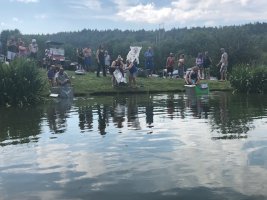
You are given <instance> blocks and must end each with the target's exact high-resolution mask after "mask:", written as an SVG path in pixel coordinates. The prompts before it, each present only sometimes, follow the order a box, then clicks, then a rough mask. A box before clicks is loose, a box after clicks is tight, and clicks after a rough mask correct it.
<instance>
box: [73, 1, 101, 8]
mask: <svg viewBox="0 0 267 200" xmlns="http://www.w3.org/2000/svg"><path fill="white" fill-rule="evenodd" d="M69 6H70V7H71V8H75V9H90V10H101V9H102V8H101V1H100V0H80V1H70V2H69Z"/></svg>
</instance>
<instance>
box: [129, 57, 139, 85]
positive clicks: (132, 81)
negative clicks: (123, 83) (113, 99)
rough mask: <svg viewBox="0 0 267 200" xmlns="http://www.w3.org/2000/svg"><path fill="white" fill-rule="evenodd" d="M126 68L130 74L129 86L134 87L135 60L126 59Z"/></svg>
mask: <svg viewBox="0 0 267 200" xmlns="http://www.w3.org/2000/svg"><path fill="white" fill-rule="evenodd" d="M126 65H127V67H126V69H128V70H129V72H130V74H129V84H130V87H133V88H136V76H137V71H138V69H137V62H136V61H133V62H131V61H130V60H127V61H126Z"/></svg>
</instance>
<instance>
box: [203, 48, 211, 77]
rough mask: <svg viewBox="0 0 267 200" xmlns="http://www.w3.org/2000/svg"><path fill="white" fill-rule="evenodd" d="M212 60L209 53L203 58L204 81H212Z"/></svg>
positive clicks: (206, 52)
mask: <svg viewBox="0 0 267 200" xmlns="http://www.w3.org/2000/svg"><path fill="white" fill-rule="evenodd" d="M211 63H212V60H211V58H210V56H209V52H208V51H205V53H204V58H203V68H204V79H210V65H211Z"/></svg>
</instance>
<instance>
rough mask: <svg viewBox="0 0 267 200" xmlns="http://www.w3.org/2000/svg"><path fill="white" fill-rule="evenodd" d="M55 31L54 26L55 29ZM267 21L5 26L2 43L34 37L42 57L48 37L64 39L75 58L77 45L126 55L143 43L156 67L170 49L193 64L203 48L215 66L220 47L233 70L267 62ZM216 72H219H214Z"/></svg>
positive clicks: (159, 67)
mask: <svg viewBox="0 0 267 200" xmlns="http://www.w3.org/2000/svg"><path fill="white" fill-rule="evenodd" d="M51 31H52V30H51ZM266 33H267V23H259V22H257V23H253V24H252V23H251V24H246V25H239V26H223V27H193V28H173V29H171V30H164V29H158V30H151V31H147V30H136V31H134V30H126V31H122V30H118V29H115V30H102V31H100V30H92V29H83V30H81V31H74V32H59V33H55V34H38V35H36V34H32V35H23V34H21V32H20V31H19V30H17V29H15V30H3V31H2V32H1V43H2V46H3V47H2V49H3V52H6V43H7V40H8V39H9V37H10V36H12V35H13V36H15V37H20V38H22V39H23V40H24V41H25V42H26V43H27V44H29V43H30V41H31V39H32V38H35V39H36V40H37V43H38V46H39V53H38V58H39V59H41V58H43V57H44V50H45V48H46V46H45V45H46V44H45V42H46V41H47V40H51V41H58V42H62V43H64V45H63V47H64V49H65V56H66V57H67V58H69V59H70V60H72V61H75V60H76V59H77V55H76V48H83V47H88V46H89V47H90V48H91V49H92V50H93V52H96V50H97V48H98V47H99V45H100V44H103V45H104V47H105V49H106V50H108V51H109V53H110V55H111V57H112V58H113V59H115V58H116V57H117V56H118V55H122V57H124V58H125V57H126V55H127V53H128V52H129V49H130V46H142V50H141V53H140V67H141V68H144V56H143V54H144V52H145V50H146V49H147V48H148V47H149V46H151V47H152V49H153V51H154V55H155V57H154V62H155V68H156V69H157V70H160V69H162V68H164V67H165V64H166V58H167V57H168V55H169V53H170V52H172V53H174V54H175V56H176V58H177V59H178V55H179V54H181V53H183V54H185V58H186V66H187V67H191V66H193V65H194V63H195V58H196V56H197V54H198V53H199V52H204V51H208V52H209V55H210V56H211V58H212V60H213V66H214V68H216V67H215V66H216V64H217V63H218V61H219V59H220V51H219V50H220V48H222V47H223V48H225V50H226V52H227V53H228V55H229V70H230V71H231V69H232V67H233V66H235V65H240V64H249V65H264V64H266V63H267V53H266V51H267V34H266ZM214 73H215V72H214Z"/></svg>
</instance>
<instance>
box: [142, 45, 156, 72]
mask: <svg viewBox="0 0 267 200" xmlns="http://www.w3.org/2000/svg"><path fill="white" fill-rule="evenodd" d="M144 57H145V67H146V69H147V70H148V73H149V75H150V76H151V75H152V73H153V71H154V63H153V59H154V53H153V51H152V48H151V47H148V49H147V51H146V52H145V53H144Z"/></svg>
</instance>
